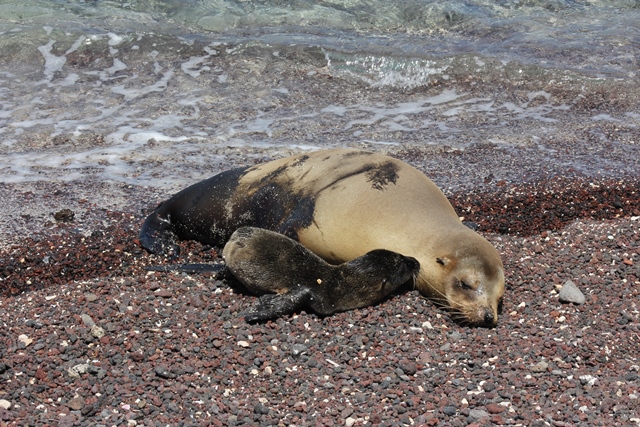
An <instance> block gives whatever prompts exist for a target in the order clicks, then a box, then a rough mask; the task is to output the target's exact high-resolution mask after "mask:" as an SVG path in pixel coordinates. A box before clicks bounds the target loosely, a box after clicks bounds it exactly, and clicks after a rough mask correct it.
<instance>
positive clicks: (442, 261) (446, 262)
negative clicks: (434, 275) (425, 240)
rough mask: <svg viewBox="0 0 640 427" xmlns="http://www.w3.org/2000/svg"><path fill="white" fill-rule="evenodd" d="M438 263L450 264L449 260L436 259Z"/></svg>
mask: <svg viewBox="0 0 640 427" xmlns="http://www.w3.org/2000/svg"><path fill="white" fill-rule="evenodd" d="M436 262H437V263H438V264H440V265H447V264H448V263H449V259H448V258H436Z"/></svg>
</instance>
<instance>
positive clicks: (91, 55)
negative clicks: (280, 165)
mask: <svg viewBox="0 0 640 427" xmlns="http://www.w3.org/2000/svg"><path fill="white" fill-rule="evenodd" d="M639 54H640V1H638V0H633V1H632V0H626V1H623V0H621V1H605V0H593V1H573V0H522V1H520V0H517V1H516V0H498V1H489V0H470V1H464V2H461V1H428V0H399V1H394V2H389V1H382V0H333V1H332V0H328V1H321V2H318V1H311V0H293V1H286V2H284V1H279V0H273V1H267V0H263V1H248V0H237V1H232V0H199V1H195V0H190V1H182V0H181V1H178V0H172V1H168V0H167V1H153V0H146V1H135V0H131V1H67V0H58V1H38V0H34V1H30V2H19V1H10V0H0V182H1V183H23V182H36V181H63V182H66V181H83V182H93V181H95V182H115V183H125V184H131V185H141V186H151V187H154V188H160V189H166V190H176V189H179V188H181V187H183V186H184V185H186V184H188V183H191V182H193V181H195V180H198V179H202V178H205V177H208V176H210V175H211V174H213V173H216V172H219V171H220V170H223V169H226V168H228V167H230V166H233V165H235V164H245V163H246V162H247V161H256V162H257V161H260V160H263V159H266V158H270V157H273V156H278V155H285V154H289V153H293V152H299V151H301V150H314V149H318V148H326V147H347V146H349V147H363V148H369V149H376V150H383V151H391V152H393V151H402V150H405V151H407V150H409V151H410V150H418V151H419V150H423V151H424V152H425V153H428V152H429V150H431V152H440V153H442V152H445V153H447V152H465V150H466V151H468V150H470V149H472V148H474V147H476V148H477V147H489V149H491V150H495V151H496V152H500V153H501V155H509V154H512V155H517V156H520V158H524V159H526V158H529V157H531V158H535V159H538V160H537V161H539V159H544V162H543V163H545V164H546V165H549V164H552V165H554V168H555V170H562V169H563V168H571V169H572V170H574V171H578V172H579V173H583V174H585V175H587V176H589V175H604V176H626V175H633V176H637V174H638V170H640V166H639V164H640V163H639V160H638V158H639V157H640V152H639V146H638V144H640V138H639V136H638V135H640V130H639V129H640V102H639V100H640V75H639V71H638V66H639V62H640V55H639ZM534 163H535V162H534ZM529 166H531V167H532V168H534V170H535V167H536V165H529ZM539 167H540V169H541V170H542V169H544V168H545V167H544V165H540V166H539ZM513 169H514V171H513V174H514V176H516V175H517V173H518V171H517V170H516V169H521V168H520V167H514V168H513ZM487 173H488V172H487Z"/></svg>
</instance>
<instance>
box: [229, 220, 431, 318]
mask: <svg viewBox="0 0 640 427" xmlns="http://www.w3.org/2000/svg"><path fill="white" fill-rule="evenodd" d="M222 256H223V257H224V260H225V263H226V265H227V268H228V269H229V271H230V272H231V273H232V274H233V275H234V276H235V277H236V278H237V279H238V280H239V281H240V283H242V284H243V285H244V286H245V287H246V288H247V289H249V290H250V291H251V292H253V293H255V294H258V295H263V296H262V297H261V298H260V300H259V302H258V304H257V305H256V306H254V307H253V308H252V309H251V310H250V311H249V312H247V314H246V315H245V319H246V320H247V321H248V322H254V321H259V320H267V319H273V318H275V317H278V316H281V315H283V314H289V313H293V312H295V311H297V310H300V309H301V308H304V307H310V308H311V309H313V311H315V312H316V313H317V314H319V315H321V316H328V315H331V314H333V313H337V312H339V311H347V310H353V309H355V308H361V307H366V306H368V305H372V304H376V303H378V302H380V301H382V300H383V299H384V298H386V297H387V296H388V295H389V294H390V293H392V292H394V291H395V290H397V289H398V288H399V287H400V285H402V284H404V283H407V282H408V281H409V280H411V279H412V278H413V277H414V276H415V275H417V274H418V271H419V270H420V264H419V263H418V261H416V260H415V258H411V257H406V256H403V255H400V254H398V253H395V252H391V251H388V250H384V249H377V250H373V251H370V252H368V253H366V254H364V255H363V256H361V257H359V258H356V259H354V260H353V261H349V262H346V263H343V264H340V265H331V264H328V263H327V262H326V261H324V260H323V259H322V258H320V257H319V256H317V255H315V254H314V253H313V252H311V251H310V250H308V249H307V248H305V247H304V246H302V245H301V244H300V243H298V242H296V241H295V240H292V239H290V238H288V237H286V236H284V235H283V234H279V233H276V232H273V231H269V230H265V229H261V228H254V227H241V228H239V229H238V230H236V231H235V233H233V235H232V236H231V239H230V240H229V242H228V243H227V244H226V245H225V247H224V250H223V252H222ZM264 294H268V295H264Z"/></svg>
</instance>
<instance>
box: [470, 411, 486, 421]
mask: <svg viewBox="0 0 640 427" xmlns="http://www.w3.org/2000/svg"><path fill="white" fill-rule="evenodd" d="M488 416H489V413H488V412H487V411H483V410H482V409H472V410H470V411H469V417H471V418H473V419H474V420H479V419H482V418H485V417H488Z"/></svg>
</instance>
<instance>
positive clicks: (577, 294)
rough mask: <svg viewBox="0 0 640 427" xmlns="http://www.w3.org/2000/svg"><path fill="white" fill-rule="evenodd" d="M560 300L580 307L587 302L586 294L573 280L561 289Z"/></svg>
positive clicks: (565, 283) (568, 281)
mask: <svg viewBox="0 0 640 427" xmlns="http://www.w3.org/2000/svg"><path fill="white" fill-rule="evenodd" d="M559 299H560V302H572V303H574V304H579V305H581V304H584V302H585V297H584V294H583V293H582V292H581V291H580V289H578V287H577V286H576V284H575V283H573V282H572V281H571V280H567V281H566V282H564V285H563V286H562V289H560V295H559Z"/></svg>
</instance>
